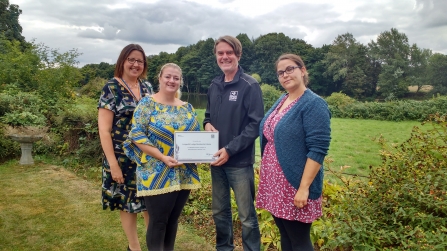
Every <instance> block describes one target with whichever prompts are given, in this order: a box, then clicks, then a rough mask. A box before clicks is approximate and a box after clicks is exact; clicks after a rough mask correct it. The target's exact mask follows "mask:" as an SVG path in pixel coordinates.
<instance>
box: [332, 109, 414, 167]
mask: <svg viewBox="0 0 447 251" xmlns="http://www.w3.org/2000/svg"><path fill="white" fill-rule="evenodd" d="M414 126H421V123H420V122H417V121H403V122H392V121H378V120H362V119H339V118H333V119H331V128H332V134H331V136H332V140H331V145H330V148H329V157H330V158H331V159H333V160H334V162H333V163H331V167H332V168H333V169H334V170H336V169H340V167H341V166H349V168H347V169H346V170H345V172H346V173H353V174H360V175H366V174H367V173H368V172H369V166H370V165H372V166H373V167H375V166H378V165H380V164H381V159H380V155H379V150H380V145H379V144H378V142H377V141H375V139H376V138H378V137H379V136H380V135H382V136H383V137H384V138H385V139H386V140H387V142H388V143H390V144H391V143H402V142H404V141H405V140H407V139H408V138H410V133H411V130H412V129H413V127H414Z"/></svg>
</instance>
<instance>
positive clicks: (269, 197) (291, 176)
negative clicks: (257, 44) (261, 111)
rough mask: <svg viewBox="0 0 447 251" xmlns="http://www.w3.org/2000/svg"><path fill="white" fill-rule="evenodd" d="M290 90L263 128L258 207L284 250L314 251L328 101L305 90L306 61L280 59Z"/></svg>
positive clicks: (281, 76) (284, 81)
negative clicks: (269, 216)
mask: <svg viewBox="0 0 447 251" xmlns="http://www.w3.org/2000/svg"><path fill="white" fill-rule="evenodd" d="M276 71H277V76H278V80H279V82H280V83H281V85H282V87H284V89H285V90H286V91H287V93H286V94H284V95H283V96H282V97H280V98H279V100H278V101H277V102H276V103H275V104H274V105H273V107H272V108H271V109H270V110H269V111H268V112H267V113H266V115H265V117H264V119H263V120H262V122H261V125H260V138H261V140H260V141H261V155H262V162H261V173H260V182H259V189H258V194H257V197H256V206H257V207H258V208H264V209H266V210H267V211H269V212H270V213H271V214H272V215H273V218H274V220H275V222H276V225H277V226H278V228H279V231H280V233H281V247H282V250H284V251H287V250H293V251H295V250H309V251H311V250H313V246H312V243H311V241H310V227H311V225H312V222H313V221H315V220H316V219H318V218H319V217H320V216H321V215H322V206H321V195H322V187H323V161H324V158H325V156H326V155H327V151H328V149H329V143H330V140H331V137H330V133H331V128H330V117H331V115H330V112H329V109H328V106H327V103H326V101H324V99H322V98H321V97H319V96H318V95H316V94H315V93H314V92H312V91H311V90H310V89H307V84H308V79H309V78H308V74H307V70H306V67H305V65H304V62H303V60H302V59H301V58H300V57H299V56H298V55H294V54H284V55H281V56H280V57H279V59H278V60H277V61H276Z"/></svg>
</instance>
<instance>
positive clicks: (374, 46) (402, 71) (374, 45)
mask: <svg viewBox="0 0 447 251" xmlns="http://www.w3.org/2000/svg"><path fill="white" fill-rule="evenodd" d="M368 45H369V48H370V50H371V55H372V56H373V57H374V58H376V59H377V60H378V62H379V63H380V64H381V67H382V70H381V73H380V75H379V81H378V87H379V91H380V92H381V93H383V94H384V95H385V96H388V97H390V96H394V97H402V96H403V95H404V94H405V93H407V92H408V86H409V81H408V77H409V74H410V72H409V57H410V45H409V43H408V37H407V36H406V35H405V34H404V33H399V31H398V30H397V29H395V28H392V29H391V31H385V32H382V33H380V35H379V36H378V37H377V42H374V41H371V43H369V44H368Z"/></svg>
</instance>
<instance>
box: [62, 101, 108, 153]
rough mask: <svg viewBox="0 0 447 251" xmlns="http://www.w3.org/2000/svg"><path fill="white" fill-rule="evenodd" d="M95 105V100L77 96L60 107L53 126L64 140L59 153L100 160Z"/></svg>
mask: <svg viewBox="0 0 447 251" xmlns="http://www.w3.org/2000/svg"><path fill="white" fill-rule="evenodd" d="M96 107H97V100H95V99H91V98H88V97H79V98H76V99H75V100H74V102H73V104H71V105H70V106H66V107H63V108H62V110H61V112H59V114H58V116H57V117H56V118H55V128H54V130H55V131H56V132H57V133H59V134H60V135H61V136H62V138H63V140H64V146H61V150H63V152H61V153H75V154H76V156H77V158H80V159H87V160H95V161H99V160H100V158H101V151H102V149H101V144H100V141H99V135H98V127H97V125H98V111H97V108H96Z"/></svg>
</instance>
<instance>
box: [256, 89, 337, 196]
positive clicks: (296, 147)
mask: <svg viewBox="0 0 447 251" xmlns="http://www.w3.org/2000/svg"><path fill="white" fill-rule="evenodd" d="M285 95H286V94H284V95H283V96H282V97H281V98H279V99H278V101H276V103H275V104H274V105H273V106H272V108H271V109H270V110H269V111H268V112H267V113H266V114H265V116H264V119H263V120H262V121H261V125H260V128H259V135H260V143H261V156H262V155H263V153H264V148H265V145H266V144H267V139H266V138H265V136H264V134H263V133H262V131H263V128H264V123H265V121H266V119H267V118H268V116H269V115H270V114H271V113H272V112H273V111H274V110H275V109H276V108H277V106H278V104H279V103H280V102H281V100H282V99H283V98H284V96H285ZM330 119H331V114H330V111H329V108H328V105H327V103H326V101H325V100H324V99H322V98H321V97H320V96H318V95H317V94H315V93H314V92H312V91H311V90H310V89H307V90H306V91H304V93H303V95H302V96H301V98H300V99H299V100H298V101H297V102H296V103H295V104H294V106H293V107H291V108H290V110H289V111H288V112H287V113H286V114H284V116H283V117H282V118H281V120H280V121H279V122H278V124H277V125H276V127H275V131H274V136H273V138H274V145H275V149H276V155H277V158H278V161H279V165H280V166H281V168H282V170H283V172H284V175H285V177H286V179H287V181H288V182H289V183H290V184H291V185H292V186H293V187H294V188H295V189H298V188H299V186H300V183H301V177H302V176H303V172H304V166H305V164H306V161H307V158H310V159H312V160H314V161H316V162H318V163H320V164H321V167H320V171H319V172H318V174H317V175H316V176H315V179H314V180H313V182H312V184H311V185H310V187H309V199H313V200H315V199H318V198H319V197H320V196H321V194H322V190H323V161H324V157H325V156H326V155H327V151H328V150H329V143H330V141H331V136H330V134H331V127H330Z"/></svg>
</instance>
